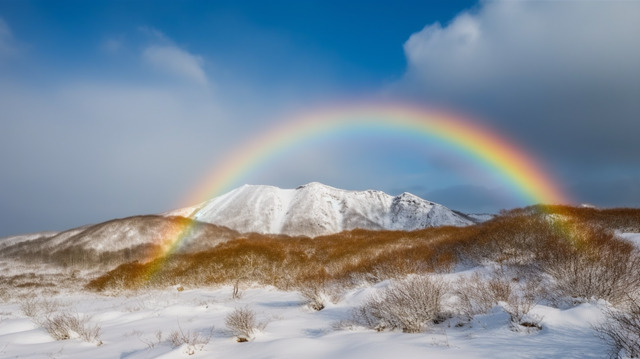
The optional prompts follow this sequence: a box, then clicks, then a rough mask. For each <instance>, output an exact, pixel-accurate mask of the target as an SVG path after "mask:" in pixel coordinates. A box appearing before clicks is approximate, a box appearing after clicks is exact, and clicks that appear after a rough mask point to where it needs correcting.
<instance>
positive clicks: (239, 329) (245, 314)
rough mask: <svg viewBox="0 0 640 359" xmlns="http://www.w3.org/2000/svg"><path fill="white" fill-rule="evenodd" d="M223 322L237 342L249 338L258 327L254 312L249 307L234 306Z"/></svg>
mask: <svg viewBox="0 0 640 359" xmlns="http://www.w3.org/2000/svg"><path fill="white" fill-rule="evenodd" d="M224 322H225V324H226V326H227V328H228V329H229V330H230V331H231V332H232V333H233V335H235V336H236V337H237V338H238V341H239V342H246V341H248V340H249V339H251V338H252V337H253V334H254V332H255V331H256V329H257V328H258V322H257V320H256V313H255V312H254V311H253V310H251V309H249V308H236V309H235V310H234V311H233V312H231V313H230V314H229V315H227V317H226V318H225V321H224Z"/></svg>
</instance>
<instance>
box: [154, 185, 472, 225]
mask: <svg viewBox="0 0 640 359" xmlns="http://www.w3.org/2000/svg"><path fill="white" fill-rule="evenodd" d="M191 209H194V210H193V211H192V212H191V215H190V216H189V217H190V218H192V219H195V220H198V221H201V222H206V223H212V224H216V225H219V226H225V227H228V228H231V229H233V230H236V231H238V232H255V233H262V234H285V235H291V236H299V235H303V236H309V237H316V236H320V235H327V234H333V233H338V232H342V231H345V230H351V229H358V228H359V229H371V230H407V231H411V230H417V229H423V228H429V227H437V226H446V225H451V226H466V225H471V224H474V223H477V222H478V220H476V219H474V218H473V217H471V216H468V215H465V214H462V213H460V212H456V211H452V210H450V209H449V208H447V207H445V206H443V205H441V204H438V203H434V202H432V201H428V200H425V199H422V198H420V197H418V196H416V195H414V194H411V193H409V192H404V193H402V194H400V195H397V196H391V195H389V194H387V193H385V192H382V191H378V190H364V191H352V190H344V189H339V188H335V187H331V186H327V185H324V184H322V183H319V182H311V183H308V184H305V185H302V186H299V187H297V188H295V189H282V188H279V187H275V186H268V185H243V186H240V187H238V188H236V189H233V190H231V191H229V192H227V193H225V194H223V195H220V196H218V197H215V198H212V199H210V200H208V201H206V202H203V203H201V204H200V205H198V206H195V207H187V208H183V209H178V210H175V211H171V212H168V213H166V215H177V214H182V215H184V213H185V212H188V211H191Z"/></svg>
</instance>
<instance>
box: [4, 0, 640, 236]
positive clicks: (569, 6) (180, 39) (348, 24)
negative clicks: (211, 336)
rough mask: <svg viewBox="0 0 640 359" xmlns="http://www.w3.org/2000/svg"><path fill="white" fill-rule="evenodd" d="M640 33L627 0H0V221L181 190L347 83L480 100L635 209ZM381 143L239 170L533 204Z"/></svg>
mask: <svg viewBox="0 0 640 359" xmlns="http://www.w3.org/2000/svg"><path fill="white" fill-rule="evenodd" d="M639 34H640V2H630V1H624V2H623V1H611V2H604V1H602V2H596V1H592V2H588V1H584V2H549V1H541V2H536V1H497V2H495V1H487V2H479V3H478V2H474V1H441V2H425V1H398V2H394V3H391V2H384V3H383V2H371V1H361V2H360V1H352V2H338V1H271V2H258V1H255V2H252V1H243V2H240V1H213V2H205V1H153V2H152V1H133V2H128V1H127V2H125V1H108V2H107V1H7V0H0V168H2V175H1V176H0V236H3V235H11V234H16V233H23V232H32V231H41V230H62V229H67V228H71V227H73V226H79V225H83V224H87V223H96V222H100V221H104V220H108V219H111V218H115V217H124V216H128V215H135V214H143V213H158V212H162V211H166V210H169V209H172V208H175V207H176V206H178V205H183V204H184V202H183V200H184V198H185V197H186V196H187V195H188V194H189V193H190V191H191V190H192V188H194V187H195V186H197V185H199V184H201V183H200V181H202V179H203V178H204V177H205V176H206V175H207V174H209V173H210V172H211V171H212V170H213V169H214V168H215V166H216V164H217V163H220V161H222V159H223V158H224V156H225V155H226V154H228V153H229V152H230V151H232V149H235V148H237V146H238V145H240V144H242V143H246V141H249V140H250V139H251V138H253V137H255V136H258V135H259V134H260V133H263V132H264V131H265V130H266V129H268V128H271V127H273V126H275V125H278V124H280V123H282V121H283V120H284V119H285V118H287V116H288V115H290V114H291V113H296V112H303V113H304V112H306V111H313V109H317V108H325V107H327V106H330V105H331V104H333V103H336V102H340V103H345V102H346V103H348V102H351V101H401V102H407V103H412V104H417V105H426V106H436V107H442V108H446V109H452V110H455V111H458V112H462V113H466V114H470V115H472V116H473V117H474V118H476V119H477V120H478V121H479V122H481V123H483V124H484V125H487V126H490V127H491V128H495V129H497V130H498V131H499V132H500V133H502V134H504V135H505V136H507V137H508V138H509V139H510V140H511V141H513V142H515V143H517V144H519V145H520V146H521V147H522V148H523V149H524V150H525V151H527V152H528V153H530V154H532V155H533V156H535V157H536V158H538V159H539V161H540V162H541V163H542V164H543V165H544V166H545V168H547V169H548V171H549V172H550V173H551V174H552V175H553V177H554V178H556V179H557V180H558V182H559V183H561V185H562V186H563V187H564V188H565V190H566V192H567V193H569V194H570V195H571V196H572V197H573V198H575V200H576V202H577V203H582V202H585V203H587V202H588V203H593V204H596V205H599V206H605V207H612V206H634V207H637V206H638V205H639V204H640V157H639V156H637V154H638V153H640V141H638V135H637V134H638V133H640V121H639V119H640V101H638V99H639V98H640V47H639V46H638V45H637V37H638V35H639ZM379 141H380V139H371V140H370V141H363V142H361V143H358V146H357V148H355V147H354V144H353V143H350V142H349V141H342V142H340V141H337V142H334V143H331V144H330V145H329V144H327V145H324V146H322V145H320V146H316V147H311V148H307V149H305V150H304V151H302V152H300V153H295V154H291V155H290V156H289V157H287V158H282V159H280V160H279V161H276V162H275V163H272V164H271V165H270V167H269V170H264V171H256V172H255V173H253V174H252V175H251V177H250V178H246V179H245V182H248V183H255V184H272V185H277V186H281V187H295V186H298V185H300V184H303V183H307V182H310V181H320V182H324V183H326V184H329V185H332V186H336V187H341V188H346V189H368V188H375V189H380V190H384V191H386V192H388V193H390V194H398V193H400V192H402V191H410V192H412V193H415V194H417V195H420V196H422V197H425V198H428V199H430V200H433V201H436V202H440V203H442V204H444V205H447V206H449V207H451V208H454V209H459V210H463V211H469V212H484V211H497V210H499V209H501V208H510V207H516V206H522V205H526V204H527V203H526V202H523V200H522V199H521V198H520V197H519V196H518V194H517V193H512V192H513V191H510V190H509V188H507V187H506V184H505V183H503V182H501V178H500V176H499V174H492V173H486V172H483V171H482V169H481V168H476V167H474V164H473V163H466V162H465V161H464V159H461V158H458V157H456V156H453V155H452V154H451V153H448V152H447V151H446V149H444V148H442V147H439V146H437V145H433V144H416V143H400V142H398V141H393V140H390V141H389V142H387V143H385V146H381V145H380V143H379ZM309 163H313V164H314V165H313V166H309V165H308V164H309ZM241 184H242V183H238V185H241Z"/></svg>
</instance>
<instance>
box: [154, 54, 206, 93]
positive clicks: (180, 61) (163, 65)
mask: <svg viewBox="0 0 640 359" xmlns="http://www.w3.org/2000/svg"><path fill="white" fill-rule="evenodd" d="M142 57H143V59H144V60H145V61H146V62H147V63H149V64H150V65H152V66H153V67H155V68H156V69H157V70H159V71H163V72H166V73H168V74H171V75H173V76H176V77H179V78H182V79H184V80H187V81H190V82H194V83H197V84H200V85H205V86H206V85H207V84H208V80H207V75H206V73H205V72H204V69H203V65H204V60H203V58H202V57H201V56H198V55H193V54H190V53H189V52H187V51H184V50H182V49H180V48H178V47H177V46H174V45H151V46H148V47H147V48H145V49H144V51H143V53H142Z"/></svg>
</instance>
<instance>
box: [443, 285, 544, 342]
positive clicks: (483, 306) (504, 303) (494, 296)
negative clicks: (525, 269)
mask: <svg viewBox="0 0 640 359" xmlns="http://www.w3.org/2000/svg"><path fill="white" fill-rule="evenodd" d="M455 287H456V291H455V294H456V297H457V298H458V301H457V309H458V312H459V313H460V314H461V315H463V316H465V317H467V318H468V319H471V318H473V316H474V315H476V314H485V313H488V312H489V310H490V309H491V308H493V307H494V306H496V305H500V306H501V307H502V308H503V309H504V311H505V312H507V314H509V320H510V322H511V327H512V329H514V330H518V331H519V330H521V329H522V327H524V328H538V329H540V324H539V323H540V318H538V317H535V316H531V315H529V312H530V310H531V309H532V308H533V307H534V306H535V303H536V293H537V292H538V291H539V288H540V283H539V281H537V280H536V279H535V278H528V279H527V280H523V281H520V280H514V279H510V278H508V277H507V276H506V275H505V274H504V273H498V274H494V275H493V276H492V277H489V278H484V277H482V276H480V275H479V274H477V273H476V274H474V275H473V276H471V277H469V278H465V279H461V280H459V281H457V282H456V284H455Z"/></svg>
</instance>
